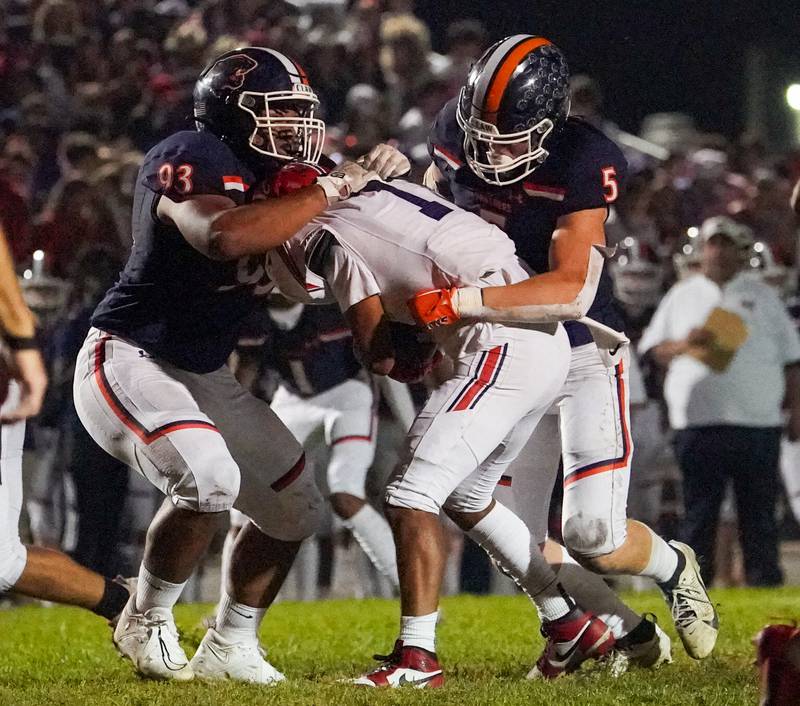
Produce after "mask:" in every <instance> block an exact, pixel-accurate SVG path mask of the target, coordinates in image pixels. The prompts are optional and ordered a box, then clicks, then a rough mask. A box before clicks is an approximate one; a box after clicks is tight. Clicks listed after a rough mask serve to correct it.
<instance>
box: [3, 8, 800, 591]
mask: <svg viewBox="0 0 800 706" xmlns="http://www.w3.org/2000/svg"><path fill="white" fill-rule="evenodd" d="M494 39H496V37H490V36H489V33H488V32H487V30H486V28H485V27H483V26H482V25H481V24H480V22H478V21H476V20H471V19H463V20H457V21H453V22H451V23H450V24H449V25H448V27H447V30H446V36H445V38H444V41H443V44H442V47H441V52H435V51H433V49H432V40H431V34H430V31H429V28H428V27H427V26H426V25H425V24H424V23H423V22H422V21H421V20H420V19H419V18H417V17H416V16H415V15H414V2H413V0H197V1H194V2H190V1H189V0H158V1H157V0H6V2H4V3H2V4H0V224H2V227H3V229H4V230H5V232H6V233H7V235H8V238H9V241H10V243H11V245H12V248H13V254H14V257H15V260H16V263H17V265H18V268H19V272H20V274H21V276H23V278H24V279H23V284H24V285H25V288H26V291H27V294H28V297H29V300H30V303H31V305H32V306H33V307H34V308H35V309H36V310H37V313H38V314H39V316H40V320H41V322H42V326H43V331H44V336H45V339H46V344H47V345H46V351H47V353H48V358H49V364H50V366H51V371H52V379H53V385H52V391H51V393H50V400H49V402H48V408H47V410H46V413H45V414H44V415H43V417H42V418H41V419H40V420H39V422H38V425H36V426H33V427H32V429H31V432H30V433H31V439H30V444H31V445H32V446H33V447H34V449H35V450H36V451H37V453H34V454H32V455H29V457H30V458H31V459H33V460H31V461H30V463H32V464H35V465H36V466H37V468H38V470H37V471H36V473H34V474H33V476H32V477H33V481H32V482H33V484H34V486H36V487H35V488H34V489H33V492H29V493H28V498H29V503H28V505H29V507H28V512H29V522H30V527H31V531H32V532H33V534H34V538H35V539H38V540H39V541H42V542H45V543H51V544H64V543H65V544H66V545H67V546H68V548H70V549H72V550H73V551H76V546H78V547H79V549H78V550H77V551H78V554H79V556H80V558H81V559H82V560H83V561H84V563H87V564H89V565H90V566H92V568H96V569H98V570H100V571H103V572H104V573H107V574H108V573H112V572H113V571H115V570H118V571H123V572H124V571H125V570H126V569H130V568H131V567H133V566H135V565H136V563H137V559H136V557H135V551H136V549H135V547H136V544H137V542H139V541H140V540H141V537H139V536H137V531H141V528H143V527H145V526H146V524H147V520H149V516H148V517H146V518H145V520H144V521H142V522H140V523H137V521H136V520H135V517H136V516H137V515H138V514H141V513H143V512H144V513H145V514H146V513H147V512H150V511H151V510H152V509H153V508H154V507H155V502H156V501H155V499H153V498H151V497H150V496H149V495H148V493H149V491H148V490H147V489H146V488H144V487H140V486H139V485H138V484H137V481H136V480H135V479H130V480H129V479H128V476H127V473H126V471H125V469H120V468H114V463H113V462H112V463H110V464H109V463H108V462H107V461H103V460H102V459H100V458H97V457H95V456H93V454H92V451H86V445H87V444H90V443H91V442H90V441H89V439H88V437H85V435H84V434H83V432H82V431H81V430H80V425H79V424H77V423H76V422H75V418H74V411H71V410H72V408H71V404H70V390H69V381H70V380H71V368H70V366H71V365H72V364H73V363H72V361H73V360H74V357H75V351H76V350H77V348H76V346H78V345H80V341H81V340H82V337H83V333H84V332H85V330H86V327H88V323H87V322H88V314H89V313H90V311H91V308H92V307H93V305H94V303H95V302H96V301H97V298H98V296H99V295H100V294H101V293H102V292H103V291H104V290H105V288H106V287H107V286H108V285H109V283H110V282H112V281H113V280H114V278H115V277H116V273H117V271H118V269H119V267H120V266H121V263H122V261H123V260H124V257H125V254H126V253H127V250H128V248H129V245H130V238H131V236H130V209H131V204H132V196H133V187H134V183H135V178H136V173H137V169H138V166H139V163H140V161H141V158H142V156H143V154H144V152H146V151H147V150H148V149H149V148H150V147H151V146H153V145H154V144H155V143H157V142H158V141H159V140H161V139H163V138H164V137H166V136H167V135H169V134H170V133H172V132H174V131H176V130H179V129H184V128H186V127H187V126H190V125H191V121H190V119H189V116H190V115H191V109H192V101H191V93H192V87H193V84H194V81H195V80H196V77H197V75H198V74H199V72H200V70H201V69H202V68H203V66H204V65H205V64H206V62H207V61H208V60H209V59H210V58H211V57H213V56H216V55H218V54H220V53H222V52H224V51H227V50H229V49H233V48H235V47H237V46H240V45H244V44H247V45H262V46H269V47H273V48H275V49H278V50H280V51H282V52H285V53H286V54H288V55H290V56H292V57H293V58H295V59H297V60H298V61H299V62H300V63H301V64H302V65H303V66H304V68H305V69H306V71H307V73H308V74H309V77H310V79H311V82H312V85H313V87H314V88H315V90H316V92H317V93H318V95H319V96H320V99H321V116H322V117H323V118H324V119H325V121H326V123H327V125H328V132H327V137H326V140H327V145H326V149H325V151H326V153H328V154H329V155H331V156H332V157H333V158H334V159H341V158H344V157H350V156H357V155H360V154H363V153H364V152H366V151H368V150H369V149H370V148H371V147H372V146H374V145H375V144H377V143H379V142H386V141H389V142H391V143H392V144H395V145H396V146H397V147H398V148H399V149H400V150H402V151H403V152H404V153H406V154H407V155H408V156H409V158H410V159H411V161H412V164H413V166H414V169H413V173H412V178H414V179H417V180H419V179H420V178H421V175H422V173H423V172H424V170H425V168H426V167H427V165H428V163H429V158H428V152H427V146H426V140H427V134H428V128H429V126H430V124H431V122H432V119H433V118H434V116H435V115H436V113H437V112H438V110H439V108H440V107H441V106H442V105H443V104H444V102H445V101H446V100H448V99H449V98H451V97H452V96H454V95H456V93H457V91H458V89H459V87H460V86H461V84H462V83H463V80H464V77H465V76H466V73H467V70H468V68H469V66H470V64H471V62H472V61H474V60H475V59H476V58H477V57H478V56H479V55H480V54H481V52H482V51H483V50H484V49H485V48H486V47H487V46H488V45H489V43H490V42H491V41H493V40H494ZM572 93H573V103H572V113H573V114H575V115H582V116H584V117H585V118H586V119H587V120H589V121H591V122H592V123H593V124H595V125H596V126H598V127H599V128H601V129H602V130H603V131H604V132H606V134H608V135H609V136H610V137H612V138H613V139H614V140H616V141H617V142H618V144H619V145H620V146H621V147H622V148H623V150H624V151H625V154H626V157H627V158H628V160H629V163H630V165H631V170H630V177H629V180H628V183H627V187H626V190H625V192H624V193H623V195H622V197H621V198H620V200H619V201H618V203H617V206H616V208H615V209H614V211H613V213H612V214H611V216H610V218H609V222H608V224H607V232H608V236H609V240H610V241H611V242H610V244H612V245H617V246H618V248H617V254H616V256H615V259H614V260H613V262H612V271H613V273H614V276H615V280H616V289H617V294H618V296H619V298H620V300H621V301H622V303H623V305H624V307H625V309H626V315H627V318H628V321H629V326H630V328H629V335H631V334H633V337H634V338H635V337H636V336H637V335H638V334H640V333H641V331H642V330H643V328H644V327H645V325H646V324H647V322H648V320H649V317H650V316H651V315H652V312H653V310H654V308H655V306H656V305H657V304H658V302H659V300H660V298H661V297H662V296H663V294H664V292H666V291H667V289H668V288H669V287H670V286H671V284H672V283H673V282H674V281H675V280H676V279H677V278H678V277H679V276H680V274H681V271H682V268H684V270H685V268H687V267H691V266H692V262H693V257H695V256H696V254H697V247H696V242H698V241H697V236H698V233H699V231H698V228H699V226H700V225H701V223H702V222H703V221H704V220H706V219H707V218H709V217H711V216H719V215H726V216H730V217H731V218H733V219H734V220H735V221H736V222H738V223H741V224H744V225H746V226H748V227H749V228H750V229H751V230H752V233H753V239H754V241H755V245H754V246H753V252H752V257H750V258H749V259H748V266H751V267H752V268H754V269H760V270H761V271H762V273H763V274H764V275H765V276H766V277H767V278H768V279H769V280H770V281H771V282H772V283H773V284H775V285H776V286H777V287H779V288H780V291H781V294H782V296H784V297H785V298H786V301H787V304H789V305H792V304H793V302H792V301H791V300H792V297H793V296H794V295H795V293H796V289H797V281H796V266H797V260H798V255H799V254H798V247H797V230H798V220H797V216H796V214H795V213H794V211H793V210H792V208H791V207H790V205H789V204H790V195H791V191H792V186H793V184H795V183H796V182H797V181H798V178H800V155H798V154H785V153H783V154H776V153H773V152H771V151H770V150H769V149H768V148H767V146H766V145H765V144H764V143H763V142H762V141H761V140H760V139H759V136H757V135H741V136H740V137H739V138H738V139H736V140H734V141H731V140H729V139H726V138H724V137H723V136H721V135H716V134H706V133H703V132H702V131H700V130H699V129H697V128H696V127H695V124H694V122H693V120H692V118H691V117H689V116H687V115H683V114H680V113H661V114H655V115H651V116H649V117H648V118H647V119H646V120H645V121H644V122H643V124H642V125H641V126H640V130H639V133H638V134H632V133H629V132H625V131H623V130H621V129H620V128H619V127H617V126H616V125H615V124H614V123H613V122H612V121H611V120H610V119H608V118H607V117H605V113H604V108H605V107H606V106H607V107H608V110H609V112H610V113H613V96H608V97H607V100H606V101H605V102H604V97H603V94H602V90H601V87H600V86H599V85H598V84H597V82H595V81H594V80H593V79H592V78H590V77H588V76H584V75H578V76H574V77H573V80H572ZM39 251H41V252H39ZM35 253H36V254H35ZM644 373H645V374H644V376H643V379H644V382H645V385H644V388H643V389H644V392H643V393H642V396H641V404H642V407H645V406H647V405H648V403H652V408H653V410H654V411H653V412H652V414H653V415H655V416H654V420H655V421H653V422H652V424H653V425H654V426H653V428H656V429H660V430H662V431H663V430H664V429H665V423H664V422H663V421H661V420H662V419H663V415H662V416H659V415H660V412H659V399H660V393H659V389H658V388H659V381H658V375H657V374H653V375H650V374H648V370H646V369H645V371H644ZM386 416H387V418H388V416H389V415H388V412H387V413H386ZM634 425H635V422H634ZM648 428H650V427H648ZM387 429H388V431H386V432H385V434H386V436H387V439H389V441H387V442H386V444H389V445H391V443H392V442H391V438H392V437H393V438H394V439H395V443H396V442H397V440H398V439H399V438H400V436H401V432H398V431H397V430H395V431H392V430H391V423H390V424H389V427H387ZM650 440H651V441H652V438H651V439H650ZM646 445H647V440H644V446H645V447H646ZM664 448H668V444H666V443H665V444H664ZM651 451H652V455H651V456H648V455H647V450H646V449H643V454H642V461H640V462H639V465H640V466H641V465H643V464H645V463H647V464H649V465H650V467H651V468H652V467H656V466H657V467H659V468H661V469H662V472H661V473H660V475H658V476H657V477H656V480H653V475H652V474H650V475H648V474H643V476H642V477H643V479H644V480H643V481H642V482H641V483H638V485H637V483H634V486H633V488H632V497H631V506H632V508H634V509H635V512H636V513H638V514H639V516H642V517H643V519H651V517H645V516H646V515H656V523H655V525H654V526H657V525H658V522H659V520H660V521H661V523H662V528H664V524H663V523H674V522H676V521H677V518H678V517H679V516H680V514H681V510H680V502H679V498H678V496H679V490H678V485H679V483H678V482H677V472H675V471H674V470H670V461H669V459H668V458H667V459H666V460H665V458H666V456H668V453H667V454H666V456H665V454H663V453H662V454H661V456H659V452H658V451H657V450H651ZM662 451H663V449H662ZM388 455H389V456H391V453H389V454H388ZM65 459H67V460H65ZM104 463H106V465H107V466H109V467H108V468H106V467H104V466H103V464H104ZM389 463H390V459H389V460H387V461H385V465H388V464H389ZM89 466H91V467H93V468H96V469H97V468H102V469H103V470H102V471H99V473H101V474H102V476H103V478H106V479H109V478H116V480H115V481H114V483H115V485H114V488H115V490H114V493H113V496H114V497H116V498H117V499H118V500H120V502H119V504H118V506H117V507H115V508H112V509H109V508H108V507H107V506H105V507H100V508H97V507H94V508H93V507H91V495H92V494H91V488H92V487H93V483H94V480H97V477H95V479H91V478H89V479H87V478H83V479H81V469H85V468H87V467H89ZM673 466H674V464H673ZM42 469H44V470H42ZM76 469H77V470H76ZM664 469H666V470H664ZM69 473H71V474H72V475H73V476H74V480H73V481H72V483H71V484H69V483H68V484H66V485H65V484H64V483H63V482H62V481H61V480H56V481H53V480H52V479H53V478H54V477H55V478H57V479H61V477H62V476H63V475H64V474H69ZM106 482H108V480H107V481H106ZM129 483H132V484H133V485H132V487H131V488H128V484H129ZM82 485H83V486H84V487H86V488H88V490H87V491H85V492H84V493H83V494H81V493H80V487H81V486H82ZM54 488H61V489H63V490H59V491H58V492H57V493H56V492H54ZM64 488H65V489H64ZM76 488H77V489H78V490H76ZM87 492H88V495H87ZM76 493H77V495H78V496H79V497H78V500H76V499H75V497H76ZM126 493H127V496H126ZM137 493H138V494H139V495H137ZM55 496H60V497H55ZM126 497H128V502H127V503H125V502H123V501H124V499H125V498H126ZM81 498H82V499H81ZM87 498H88V500H87ZM87 503H88V505H87ZM136 503H138V505H136ZM95 504H96V503H95ZM54 506H58V507H62V508H63V507H72V508H75V507H77V508H78V514H80V513H81V512H99V513H100V514H103V513H104V512H105V514H106V515H109V514H114V515H116V516H117V517H118V518H119V521H118V522H116V523H112V524H113V525H114V526H106V525H103V526H99V527H96V528H95V529H94V534H93V536H92V538H91V539H87V538H86V536H85V535H84V536H83V537H82V538H81V536H80V532H79V531H75V527H74V526H71V524H70V523H71V520H70V519H69V518H70V516H71V515H70V512H64V513H63V517H61V516H60V515H59V513H58V512H54V509H53V508H54ZM143 507H146V508H147V510H142V508H143ZM788 515H789V513H787V517H788ZM53 517H61V519H60V521H59V522H56V523H55V524H56V525H57V527H58V529H57V531H53V529H52V527H53V519H52V518H53ZM126 517H127V518H129V519H128V520H126V519H125V518H126ZM45 518H49V519H45ZM130 518H134V519H130ZM789 524H791V523H789ZM137 527H139V529H138V530H137ZM120 528H123V530H124V532H126V533H127V534H126V535H125V537H120V541H121V542H123V544H124V542H128V543H129V544H130V547H131V548H130V549H129V550H125V551H121V550H120V549H119V547H118V544H117V539H118V536H117V535H118V532H120V531H122V530H120ZM334 531H335V528H334ZM665 531H668V527H667V528H666V529H665ZM70 536H71V538H70ZM76 536H77V537H78V539H76ZM81 542H83V543H82V544H81ZM87 542H88V544H87ZM81 552H82V553H81ZM92 552H94V553H95V554H92ZM126 552H127V554H126ZM467 556H471V555H470V554H469V550H467ZM476 556H479V557H482V555H476ZM471 561H473V559H469V560H468V563H469V562H471ZM474 561H475V562H478V563H479V562H480V561H482V559H480V558H478V559H474ZM103 562H112V565H106V564H103ZM113 562H117V565H116V566H114V565H113ZM127 564H129V566H126V565H127ZM475 567H476V568H475V570H474V572H473V573H472V574H470V575H469V576H466V578H464V577H462V582H461V585H462V586H463V585H471V584H470V582H473V583H476V585H478V586H484V588H485V585H486V581H484V579H483V578H478V579H476V578H475V576H479V577H480V576H483V575H484V574H483V573H482V572H483V569H482V568H480V567H479V566H478V564H477V563H476V564H475ZM476 572H477V573H476ZM462 573H463V572H462ZM486 576H488V572H486ZM723 576H724V573H723ZM487 580H488V579H487ZM728 580H730V581H733V582H735V581H736V580H737V579H736V575H735V570H732V573H729V575H728ZM454 581H455V580H454ZM457 583H458V581H455V583H454V586H455V585H456V584H457ZM454 590H455V589H454Z"/></svg>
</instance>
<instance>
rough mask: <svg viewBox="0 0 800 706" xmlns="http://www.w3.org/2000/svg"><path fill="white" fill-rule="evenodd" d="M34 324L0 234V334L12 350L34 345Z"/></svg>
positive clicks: (2, 235)
mask: <svg viewBox="0 0 800 706" xmlns="http://www.w3.org/2000/svg"><path fill="white" fill-rule="evenodd" d="M35 331H36V322H35V318H34V316H33V314H32V313H31V310H30V309H29V308H28V306H27V304H25V300H24V299H23V297H22V290H21V289H20V286H19V282H18V281H17V275H16V273H15V272H14V265H13V262H12V260H11V252H10V251H9V249H8V244H7V243H6V239H5V236H4V234H3V233H2V232H0V334H2V336H3V338H4V339H6V341H7V342H8V343H9V345H10V346H11V347H12V348H19V347H30V346H33V345H34V343H33V342H34V334H35Z"/></svg>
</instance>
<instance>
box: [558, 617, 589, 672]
mask: <svg viewBox="0 0 800 706" xmlns="http://www.w3.org/2000/svg"><path fill="white" fill-rule="evenodd" d="M590 626H591V623H589V622H587V623H586V625H584V626H583V629H582V630H581V631H580V632H579V633H578V634H577V635H576V636H575V637H574V638H573V639H572V640H570V641H569V642H567V643H559V644H566V645H569V647H568V648H567V650H566V651H565V652H562V651H561V650H559V649H558V645H557V646H556V649H555V653H556V654H555V656H556V657H557V658H558V660H559V661H556V660H554V659H550V660H549V662H550V663H551V664H553V665H555V666H557V667H563V666H564V665H565V664H566V663H567V662H569V660H570V658H571V657H572V655H573V654H575V651H576V650H577V649H578V643H579V642H580V640H581V638H582V637H583V634H584V633H585V632H586V631H587V630H588V629H589V627H590Z"/></svg>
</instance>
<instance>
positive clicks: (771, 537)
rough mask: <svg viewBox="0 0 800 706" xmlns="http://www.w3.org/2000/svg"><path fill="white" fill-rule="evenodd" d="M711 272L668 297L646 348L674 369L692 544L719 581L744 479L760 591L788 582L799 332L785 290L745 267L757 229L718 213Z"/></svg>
mask: <svg viewBox="0 0 800 706" xmlns="http://www.w3.org/2000/svg"><path fill="white" fill-rule="evenodd" d="M700 241H701V246H702V247H701V270H700V273H698V274H696V275H694V276H691V277H689V278H688V279H685V280H681V281H680V282H678V283H677V284H676V285H675V286H673V287H672V289H671V290H670V291H669V292H667V294H666V296H665V297H664V299H663V300H662V301H661V304H660V305H659V307H658V309H657V310H656V312H655V314H654V315H653V318H652V320H651V322H650V325H649V327H648V328H647V330H646V331H645V332H644V335H643V336H642V339H641V341H640V343H639V352H640V353H641V354H642V355H645V354H646V355H649V356H651V357H652V359H653V360H654V361H655V362H656V363H657V364H659V365H661V366H663V367H665V368H667V374H666V379H665V382H664V397H665V400H666V402H667V407H668V410H669V421H670V426H671V427H672V429H673V430H674V431H675V440H674V443H675V452H676V456H677V459H678V463H679V464H680V467H681V471H682V473H683V490H684V504H685V535H686V536H685V537H684V539H685V540H686V541H687V542H688V543H689V544H690V545H691V546H692V547H694V548H695V549H696V551H697V554H698V557H700V561H701V566H702V572H703V576H705V577H706V579H707V580H709V581H710V580H711V579H712V578H713V573H714V572H713V566H714V540H715V535H716V528H717V521H718V518H719V510H720V504H721V503H722V499H723V497H724V494H725V486H726V483H727V481H728V479H731V480H732V481H733V486H734V491H735V495H736V507H737V513H738V517H739V531H740V538H741V543H742V551H743V554H744V563H745V573H746V576H747V582H748V583H749V584H750V585H775V584H779V583H781V581H782V574H781V570H780V566H779V564H778V537H777V526H776V523H775V517H774V514H775V501H776V497H777V493H778V487H779V478H778V456H779V451H780V436H781V429H782V427H783V425H784V419H783V413H782V404H783V402H784V397H786V401H787V406H788V408H789V435H790V438H798V436H800V337H798V334H797V331H796V330H795V328H794V326H793V324H792V322H791V320H790V318H789V316H788V314H787V313H786V310H785V308H784V306H783V304H782V303H781V301H780V299H779V298H778V296H777V294H776V293H775V292H774V290H773V289H772V288H771V287H769V286H768V285H767V284H765V283H763V282H762V281H761V279H760V278H759V277H758V276H757V275H755V274H754V273H751V272H745V271H743V264H744V254H745V253H746V251H747V248H748V247H749V246H750V245H751V244H752V236H751V234H750V231H749V229H747V228H745V227H744V226H741V225H739V224H737V223H736V222H734V221H732V220H730V219H728V218H725V217H715V218H710V219H708V220H707V221H706V222H705V223H703V225H702V227H701V230H700Z"/></svg>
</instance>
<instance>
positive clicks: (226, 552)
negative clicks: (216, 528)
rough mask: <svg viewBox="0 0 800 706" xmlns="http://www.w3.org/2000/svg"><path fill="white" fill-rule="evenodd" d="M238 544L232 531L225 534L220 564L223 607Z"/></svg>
mask: <svg viewBox="0 0 800 706" xmlns="http://www.w3.org/2000/svg"><path fill="white" fill-rule="evenodd" d="M235 543H236V535H234V534H233V532H231V531H230V530H228V532H226V533H225V541H224V542H223V544H222V553H221V554H220V557H219V558H220V564H219V605H222V598H223V597H224V595H225V591H226V590H227V589H228V570H229V569H230V566H231V556H232V555H233V545H234V544H235Z"/></svg>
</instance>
